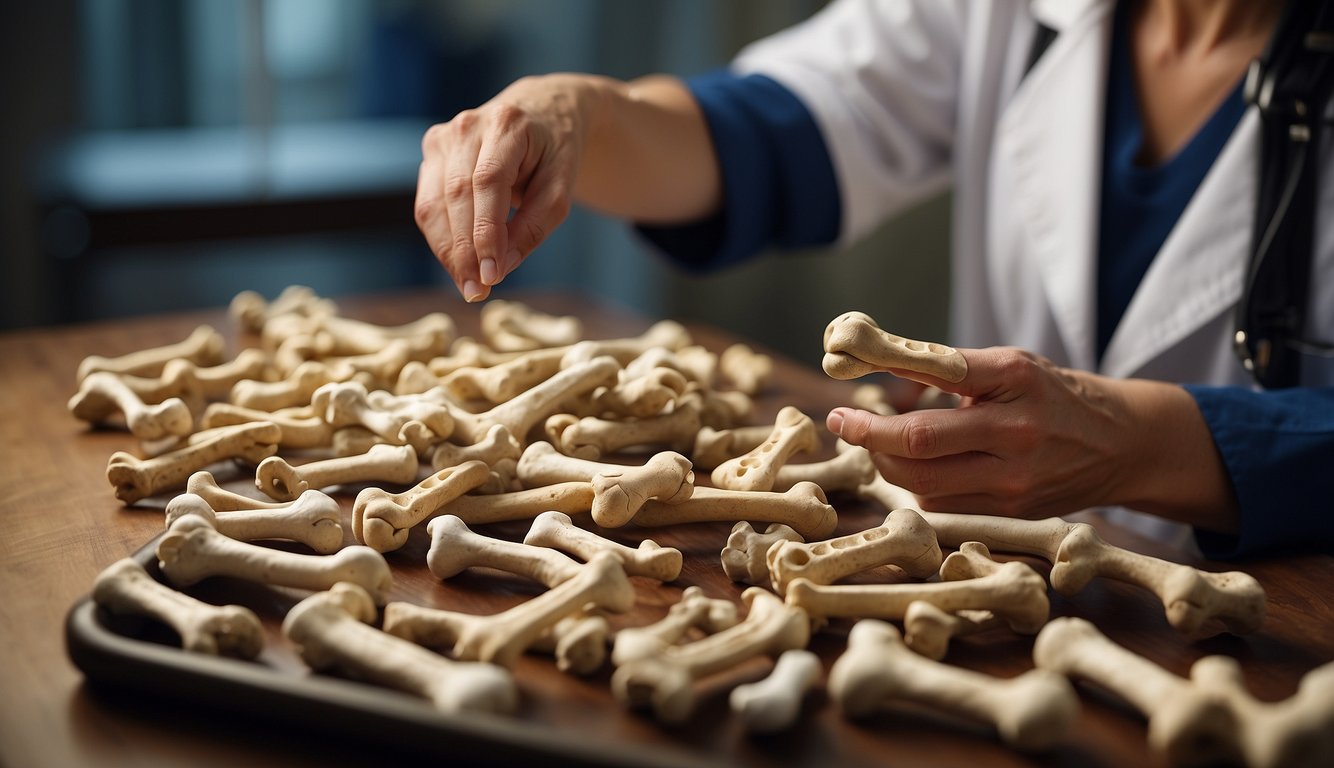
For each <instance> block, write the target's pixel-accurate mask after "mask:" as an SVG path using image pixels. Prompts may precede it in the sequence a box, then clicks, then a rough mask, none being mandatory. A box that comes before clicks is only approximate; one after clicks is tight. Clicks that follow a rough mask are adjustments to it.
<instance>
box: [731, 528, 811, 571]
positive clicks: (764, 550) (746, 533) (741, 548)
mask: <svg viewBox="0 0 1334 768" xmlns="http://www.w3.org/2000/svg"><path fill="white" fill-rule="evenodd" d="M780 541H795V542H804V541H805V539H803V538H802V537H801V534H799V533H797V532H796V531H794V530H792V527H791V526H787V525H783V524H782V523H773V524H771V525H770V526H769V527H768V528H766V529H765V530H764V533H759V532H757V531H756V530H755V529H754V528H753V527H751V524H750V523H748V522H746V521H745V520H742V521H741V522H739V523H737V524H736V525H734V526H732V533H731V534H730V535H728V537H727V546H726V547H724V548H723V551H722V555H721V558H722V562H723V572H725V573H726V574H727V577H728V578H729V579H731V580H732V581H740V582H744V583H746V584H753V585H756V586H768V585H769V562H768V560H766V559H765V558H766V556H767V554H768V552H769V548H770V547H772V546H773V545H774V544H776V543H778V542H780Z"/></svg>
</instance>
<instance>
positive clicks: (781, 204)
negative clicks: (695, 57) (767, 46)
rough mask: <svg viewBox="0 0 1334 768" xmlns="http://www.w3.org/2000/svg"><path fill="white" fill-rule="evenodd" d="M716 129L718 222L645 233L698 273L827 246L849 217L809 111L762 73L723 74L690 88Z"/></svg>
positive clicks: (658, 228) (696, 81) (643, 227)
mask: <svg viewBox="0 0 1334 768" xmlns="http://www.w3.org/2000/svg"><path fill="white" fill-rule="evenodd" d="M686 85H687V86H688V87H689V88H690V91H691V93H692V94H693V95H694V97H695V100H696V101H697V102H698V103H699V105H700V109H701V110H702V111H703V112H704V117H705V119H706V120H707V121H708V124H709V133H710V136H711V137H712V139H713V146H714V150H715V152H716V154H717V156H718V162H719V164H720V169H721V172H722V182H723V206H722V210H721V211H720V212H719V213H718V214H717V215H715V216H712V217H710V218H708V219H705V220H703V221H697V222H691V223H688V224H684V225H679V226H648V225H640V226H639V227H638V229H639V232H640V233H641V234H643V235H644V236H645V237H646V238H647V239H648V240H649V241H650V242H652V243H653V244H654V245H656V246H657V247H658V248H660V249H662V250H663V251H664V252H665V253H666V254H667V255H668V256H670V257H671V258H672V259H674V260H675V261H677V262H678V263H680V264H682V265H684V266H686V267H689V268H692V269H696V270H701V271H702V270H705V269H713V268H719V267H723V266H729V265H732V264H736V263H738V262H741V261H744V260H746V259H748V258H750V257H751V256H754V255H756V254H758V253H759V252H760V251H762V250H764V249H766V248H769V247H777V248H784V249H792V248H804V247H810V246H816V245H827V244H829V243H832V242H834V241H835V240H836V239H837V238H838V233H839V225H840V222H841V218H842V211H841V205H840V202H839V197H838V182H837V180H836V179H835V177H834V164H833V161H832V160H831V159H830V157H829V150H828V148H827V147H826V146H825V142H824V138H823V136H821V134H820V129H819V127H818V126H817V125H816V124H815V119H814V118H813V117H812V116H811V113H810V111H809V110H807V109H806V106H805V105H804V104H802V103H801V101H800V100H798V99H797V97H796V96H795V95H794V94H793V93H792V92H791V91H789V90H788V89H787V88H785V87H783V86H782V85H779V84H778V83H777V82H775V81H774V80H772V79H770V78H768V77H765V76H763V75H747V76H744V77H741V76H738V75H735V74H733V73H731V72H728V71H726V70H718V71H715V72H710V73H708V74H704V75H700V76H698V77H695V78H691V79H690V80H687V81H686Z"/></svg>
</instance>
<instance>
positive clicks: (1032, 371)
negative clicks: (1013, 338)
mask: <svg viewBox="0 0 1334 768" xmlns="http://www.w3.org/2000/svg"><path fill="white" fill-rule="evenodd" d="M997 364H998V366H999V367H1000V370H1001V374H1002V375H1003V376H1004V377H1005V379H1006V380H1007V381H1011V382H1014V383H1016V384H1020V385H1024V384H1029V383H1031V382H1032V381H1034V379H1035V378H1036V377H1037V375H1038V371H1039V368H1040V367H1041V366H1040V364H1039V362H1038V359H1037V357H1036V356H1034V355H1033V354H1032V353H1031V352H1028V351H1026V350H1022V349H1015V348H1007V349H1006V350H1004V352H1003V353H1002V354H1001V357H1000V360H999V361H998V363H997Z"/></svg>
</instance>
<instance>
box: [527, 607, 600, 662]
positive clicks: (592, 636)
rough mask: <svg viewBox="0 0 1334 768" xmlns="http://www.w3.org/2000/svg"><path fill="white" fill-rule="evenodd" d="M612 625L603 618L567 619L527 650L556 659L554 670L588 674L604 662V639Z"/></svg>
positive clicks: (594, 616) (544, 634) (576, 617)
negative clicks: (549, 655)
mask: <svg viewBox="0 0 1334 768" xmlns="http://www.w3.org/2000/svg"><path fill="white" fill-rule="evenodd" d="M610 634H611V625H610V624H608V623H607V619H606V618H605V617H603V616H598V615H595V614H589V613H584V614H574V615H571V616H566V617H565V618H563V619H561V620H560V621H558V622H556V624H555V625H554V626H553V627H552V628H551V629H550V630H548V631H547V632H545V633H543V634H542V635H541V636H540V637H538V638H537V640H535V641H534V642H533V645H532V646H531V647H530V650H534V651H538V652H541V653H550V654H552V655H554V656H555V657H556V669H559V670H560V671H562V672H569V673H571V674H575V675H591V674H593V673H594V672H596V671H598V670H599V669H602V665H603V664H604V663H605V662H606V661H607V638H608V636H610Z"/></svg>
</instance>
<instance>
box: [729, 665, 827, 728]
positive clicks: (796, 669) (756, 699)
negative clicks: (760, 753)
mask: <svg viewBox="0 0 1334 768" xmlns="http://www.w3.org/2000/svg"><path fill="white" fill-rule="evenodd" d="M823 673H824V668H823V667H822V666H821V665H820V657H819V656H816V655H815V654H813V653H811V652H810V651H808V650H806V649H804V648H793V649H791V650H787V651H783V653H782V655H780V656H779V657H778V662H777V663H775V664H774V668H773V671H772V672H770V673H769V676H768V677H766V678H764V679H763V680H760V681H758V682H755V683H747V684H746V685H739V686H737V687H736V688H733V689H732V693H731V695H729V696H728V698H727V703H728V705H729V706H730V707H731V709H732V713H733V714H735V715H736V716H737V717H738V718H739V719H740V720H741V723H742V725H744V726H745V728H746V730H747V731H751V732H754V733H773V732H775V731H782V730H786V729H788V728H791V727H792V724H793V723H795V722H796V721H797V716H798V715H800V714H801V700H802V699H803V698H804V697H805V696H806V693H807V692H808V691H810V690H811V689H812V688H814V687H815V685H816V683H819V682H820V676H821V675H822V674H823Z"/></svg>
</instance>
